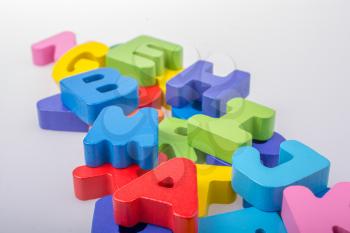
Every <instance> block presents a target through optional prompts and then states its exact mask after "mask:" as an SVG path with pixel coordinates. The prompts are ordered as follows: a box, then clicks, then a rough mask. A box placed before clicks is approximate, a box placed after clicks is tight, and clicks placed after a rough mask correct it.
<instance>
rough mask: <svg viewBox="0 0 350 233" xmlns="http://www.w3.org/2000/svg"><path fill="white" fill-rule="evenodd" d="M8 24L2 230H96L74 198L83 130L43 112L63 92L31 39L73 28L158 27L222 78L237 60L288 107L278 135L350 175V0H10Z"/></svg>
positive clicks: (104, 38) (3, 25)
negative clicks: (51, 122)
mask: <svg viewBox="0 0 350 233" xmlns="http://www.w3.org/2000/svg"><path fill="white" fill-rule="evenodd" d="M0 29H1V37H0V42H1V43H0V51H1V55H0V64H1V71H2V75H1V84H0V101H1V102H0V103H1V104H0V106H1V108H0V109H1V110H0V115H1V121H0V135H1V136H0V137H1V138H0V143H1V144H0V146H1V147H0V148H1V150H0V232H4V233H14V232H28V233H29V232H33V233H34V232H35V233H48V232H50V233H56V232H57V233H68V232H72V233H80V232H81V233H86V232H89V231H90V225H91V220H92V213H93V204H94V201H89V202H81V201H78V200H77V199H75V197H74V195H73V188H72V177H71V172H72V170H73V168H74V167H76V166H78V165H82V164H83V147H82V139H83V137H84V133H67V132H52V131H45V130H41V129H40V128H39V127H38V123H37V116H36V108H35V104H36V101H38V100H39V99H41V98H44V97H47V96H49V95H52V94H55V93H57V92H58V88H57V86H56V84H55V83H54V82H53V80H52V78H51V77H50V74H51V69H52V67H51V66H48V67H44V68H41V67H35V66H34V65H33V64H32V63H31V54H30V45H31V44H32V43H34V42H37V41H38V40H40V39H43V38H45V37H47V36H50V35H52V34H55V33H57V32H60V31H62V30H72V31H74V32H76V33H77V35H78V40H79V42H84V41H87V40H97V41H101V42H104V43H106V44H108V45H113V44H117V43H120V42H124V41H127V40H129V39H131V38H133V37H135V36H137V35H139V34H148V35H153V36H156V37H159V38H163V39H166V40H169V41H173V42H177V43H179V44H181V45H183V46H184V49H185V66H188V65H190V64H191V63H193V62H194V61H196V59H198V58H199V57H201V58H207V59H208V60H210V61H213V62H214V63H215V72H216V74H219V75H224V74H226V73H228V72H230V71H231V70H232V69H234V66H233V62H232V59H233V60H234V61H235V63H236V64H237V67H238V68H240V69H242V70H246V71H249V72H251V74H252V82H251V94H250V96H249V99H252V100H254V101H257V102H259V103H262V104H264V105H267V106H270V107H272V108H274V109H276V110H277V131H278V132H280V133H281V134H283V135H284V136H285V137H287V138H289V139H298V140H300V141H302V142H304V143H305V144H307V145H309V146H311V147H312V148H314V149H316V150H317V151H318V152H320V153H321V154H324V155H325V156H326V157H327V158H329V159H330V160H331V162H332V165H331V175H330V184H331V185H333V184H335V183H336V182H340V181H350V172H349V162H350V153H349V151H348V147H349V140H348V135H349V130H350V126H349V119H350V108H349V100H350V98H349V97H350V94H349V86H350V85H349V84H350V81H349V78H350V69H349V62H350V1H349V0H329V1H322V0H318V1H306V0H303V1H278V0H276V1H266V0H265V1H261V0H257V1H247V0H239V1H234V0H231V1H210V2H209V1H208V2H207V1H204V0H202V1H189V0H187V1H186V0H182V1H179V0H176V1H165V0H159V1H150V0H143V1H141V0H140V1H118V0H113V1H112V0H111V1H102V0H95V1H88V0H75V1H72V0H60V1H49V0H23V1H20V0H1V2H0ZM197 51H199V54H200V55H198V53H197ZM231 58H232V59H231ZM230 208H231V206H229V207H227V206H226V207H222V206H218V205H215V206H214V207H211V211H210V212H211V214H213V213H218V212H222V211H223V210H230Z"/></svg>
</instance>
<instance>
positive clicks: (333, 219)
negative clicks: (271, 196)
mask: <svg viewBox="0 0 350 233" xmlns="http://www.w3.org/2000/svg"><path fill="white" fill-rule="evenodd" d="M282 218H283V222H284V224H285V226H286V228H287V231H288V233H313V232H315V233H349V232H350V182H346V183H345V182H344V183H338V184H336V185H335V186H334V187H333V188H332V189H331V190H329V191H328V192H327V193H326V194H325V195H324V196H323V197H322V198H317V197H315V196H314V195H313V194H312V192H311V191H310V190H309V189H307V188H306V187H303V186H290V187H288V188H286V189H285V190H284V193H283V204H282Z"/></svg>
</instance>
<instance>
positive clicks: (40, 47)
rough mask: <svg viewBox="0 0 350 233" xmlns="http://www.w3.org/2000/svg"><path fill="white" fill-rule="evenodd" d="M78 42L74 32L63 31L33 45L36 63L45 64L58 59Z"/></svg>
mask: <svg viewBox="0 0 350 233" xmlns="http://www.w3.org/2000/svg"><path fill="white" fill-rule="evenodd" d="M75 44H76V39H75V34H74V33H73V32H68V31H67V32H61V33H59V34H56V35H54V36H51V37H49V38H47V39H45V40H42V41H40V42H38V43H35V44H33V45H32V56H33V62H34V64H35V65H38V66H43V65H47V64H49V63H51V62H54V61H56V60H57V59H58V58H60V57H61V56H62V55H63V54H64V53H65V52H67V51H68V50H69V49H71V48H72V47H74V46H75Z"/></svg>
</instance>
